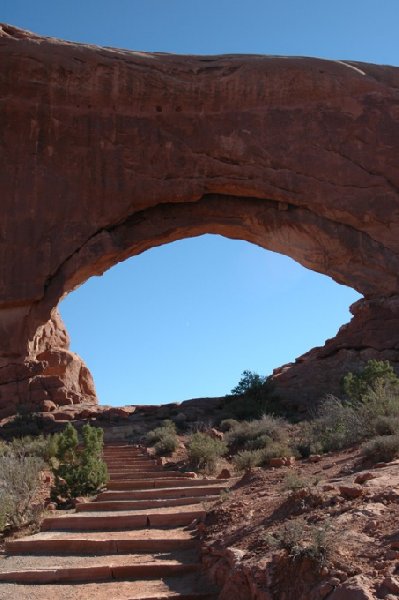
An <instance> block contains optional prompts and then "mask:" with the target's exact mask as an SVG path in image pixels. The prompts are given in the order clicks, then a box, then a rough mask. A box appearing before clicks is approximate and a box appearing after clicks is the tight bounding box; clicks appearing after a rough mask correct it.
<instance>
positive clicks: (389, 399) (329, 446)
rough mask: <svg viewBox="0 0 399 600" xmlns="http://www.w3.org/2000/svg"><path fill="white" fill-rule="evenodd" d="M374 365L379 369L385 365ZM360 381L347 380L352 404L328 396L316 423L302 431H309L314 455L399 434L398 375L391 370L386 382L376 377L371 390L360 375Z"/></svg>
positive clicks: (316, 418) (310, 446)
mask: <svg viewBox="0 0 399 600" xmlns="http://www.w3.org/2000/svg"><path fill="white" fill-rule="evenodd" d="M370 362H373V363H374V366H375V363H377V366H378V364H379V362H381V361H370ZM383 364H385V363H383ZM388 364H389V363H388ZM372 366H373V365H372ZM385 367H386V365H385ZM377 372H379V371H377ZM348 375H352V374H351V373H349V374H348ZM356 377H357V379H354V378H353V377H352V378H349V379H347V380H346V381H347V389H348V390H351V391H350V392H349V393H351V394H352V399H351V400H349V401H343V400H340V399H339V398H336V397H334V396H328V397H327V398H326V399H325V401H324V402H323V403H322V404H321V406H320V407H319V409H318V411H317V414H316V417H315V418H314V419H313V421H311V422H310V423H308V424H307V425H302V430H303V431H307V435H308V444H309V448H310V449H311V450H312V451H313V452H320V451H321V452H327V451H330V450H340V449H342V448H347V447H349V446H352V445H353V444H356V443H359V442H362V441H364V440H366V439H368V438H371V437H373V436H375V435H392V434H395V433H397V432H398V431H399V388H398V387H397V386H396V384H395V378H396V375H395V374H392V373H390V371H389V370H388V375H386V378H385V379H384V378H383V377H376V378H375V379H374V380H372V385H370V386H368V387H367V386H366V385H365V381H364V380H363V379H362V378H361V376H360V375H359V376H356ZM370 377H371V376H370V375H368V376H367V379H366V381H369V380H370ZM359 398H360V399H359Z"/></svg>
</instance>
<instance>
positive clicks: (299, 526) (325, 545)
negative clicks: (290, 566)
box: [268, 518, 338, 568]
mask: <svg viewBox="0 0 399 600" xmlns="http://www.w3.org/2000/svg"><path fill="white" fill-rule="evenodd" d="M268 540H269V543H270V545H272V546H275V547H277V548H282V549H284V550H285V551H286V552H287V555H288V557H289V558H290V559H291V560H292V561H295V562H298V561H300V560H303V559H309V560H311V561H313V562H314V563H315V565H316V566H317V567H318V568H321V567H322V566H323V565H324V564H325V563H326V562H327V560H329V559H331V558H332V556H333V555H334V553H335V552H336V551H337V547H338V537H337V535H336V533H335V532H334V530H333V529H332V528H331V527H330V525H329V524H328V523H324V524H323V525H320V526H317V525H308V524H307V523H306V521H305V520H304V519H303V518H298V519H293V520H291V521H288V522H287V523H286V524H285V525H283V527H281V528H280V529H279V530H278V531H277V532H276V533H275V534H274V539H273V538H272V536H269V538H268Z"/></svg>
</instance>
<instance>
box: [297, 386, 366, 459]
mask: <svg viewBox="0 0 399 600" xmlns="http://www.w3.org/2000/svg"><path fill="white" fill-rule="evenodd" d="M364 435H365V430H364V422H363V418H362V415H361V414H360V412H359V411H358V410H356V409H355V408H354V407H353V406H350V405H347V404H345V403H343V402H342V401H341V400H340V399H339V398H336V397H335V396H327V397H326V399H325V400H324V402H323V404H322V405H321V406H320V407H319V409H318V411H317V416H316V418H315V419H313V421H311V422H310V424H309V427H308V436H309V447H310V449H311V450H312V452H329V451H330V450H334V451H336V450H341V449H342V448H348V447H349V446H352V445H353V444H356V443H357V442H359V441H361V440H362V439H363V438H364Z"/></svg>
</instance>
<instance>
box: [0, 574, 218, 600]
mask: <svg viewBox="0 0 399 600" xmlns="http://www.w3.org/2000/svg"><path fill="white" fill-rule="evenodd" d="M196 590H197V591H196ZM50 598H53V599H56V600H88V598H95V599H96V600H216V599H217V594H216V592H215V591H214V590H213V589H212V587H211V586H210V585H209V584H208V582H206V581H202V580H201V578H199V577H198V576H196V575H194V576H192V575H187V576H184V577H179V578H165V579H158V580H151V581H134V582H132V581H118V582H104V583H88V584H80V585H76V584H75V585H68V584H64V585H62V586H60V585H43V586H32V585H18V584H2V585H1V586H0V600H49V599H50Z"/></svg>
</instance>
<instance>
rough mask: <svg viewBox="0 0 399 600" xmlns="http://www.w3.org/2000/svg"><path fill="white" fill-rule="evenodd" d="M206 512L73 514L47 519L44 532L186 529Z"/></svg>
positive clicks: (199, 519) (43, 526) (200, 519)
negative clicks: (155, 528) (157, 528)
mask: <svg viewBox="0 0 399 600" xmlns="http://www.w3.org/2000/svg"><path fill="white" fill-rule="evenodd" d="M205 515H206V513H205V511H204V510H190V511H187V512H183V511H180V512H162V513H150V512H148V511H147V512H144V513H140V514H137V513H133V514H126V513H125V514H122V515H121V514H111V515H110V514H99V515H82V514H81V513H76V514H71V515H69V516H67V517H47V518H46V519H44V520H43V523H42V527H41V529H42V531H110V530H111V531H115V530H117V529H132V528H136V529H145V528H147V527H184V526H187V525H190V524H191V523H193V521H196V520H197V521H203V520H204V519H205Z"/></svg>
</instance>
